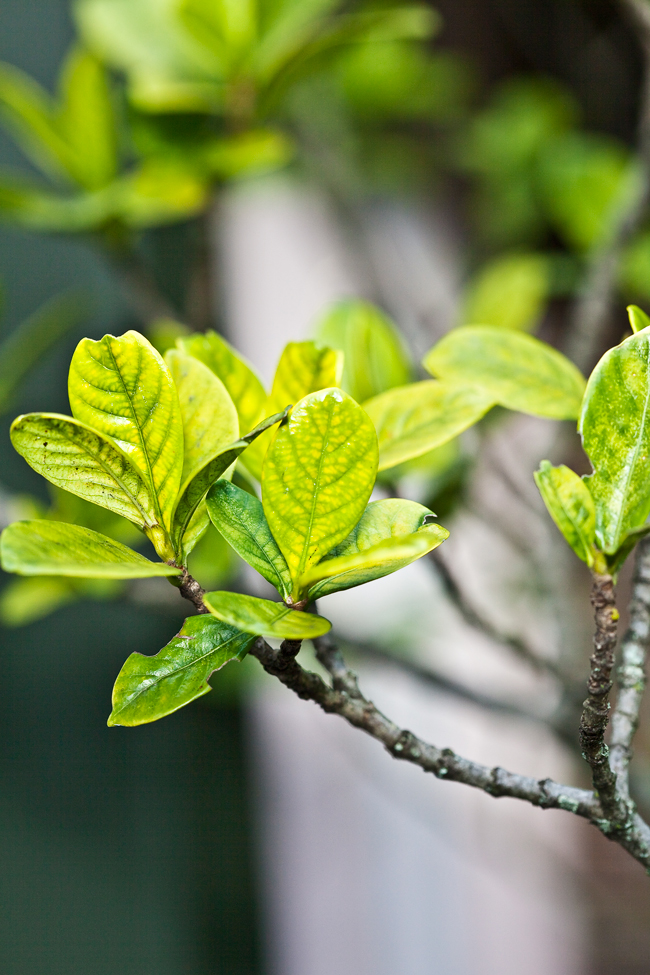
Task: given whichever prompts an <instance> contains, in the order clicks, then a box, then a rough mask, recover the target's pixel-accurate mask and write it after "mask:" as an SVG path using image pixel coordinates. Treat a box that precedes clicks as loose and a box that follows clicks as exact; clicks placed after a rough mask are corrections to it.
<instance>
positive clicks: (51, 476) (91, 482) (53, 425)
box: [11, 413, 160, 536]
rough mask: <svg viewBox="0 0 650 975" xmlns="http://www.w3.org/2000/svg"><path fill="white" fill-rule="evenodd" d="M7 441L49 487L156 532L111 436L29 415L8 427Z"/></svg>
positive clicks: (147, 502)
mask: <svg viewBox="0 0 650 975" xmlns="http://www.w3.org/2000/svg"><path fill="white" fill-rule="evenodd" d="M11 442H12V444H13V445H14V448H15V449H16V451H17V452H18V453H19V454H20V456H21V457H24V458H25V460H26V461H27V463H28V464H29V465H30V466H31V467H33V468H34V470H35V471H37V472H38V473H39V474H42V475H43V477H46V478H47V480H48V481H50V482H51V483H52V484H55V485H56V486H57V487H60V488H63V489H64V490H66V491H70V492H71V493H72V494H76V495H77V496H78V497H80V498H85V499H86V500H87V501H92V502H93V503H94V504H98V505H100V506H101V507H102V508H108V510H109V511H113V512H115V514H117V515H122V516H123V517H124V518H128V520H129V521H132V522H133V523H134V524H136V525H138V526H139V527H140V528H142V529H144V530H145V531H147V533H150V532H151V533H153V534H154V536H155V534H156V533H157V532H160V528H159V527H158V525H159V522H158V520H157V514H156V510H155V507H154V504H153V500H152V498H151V495H150V494H149V489H148V486H147V484H146V483H145V480H144V478H143V477H142V475H141V474H140V472H139V471H138V470H137V469H136V468H135V467H134V466H133V465H132V464H131V461H130V460H129V458H128V457H127V456H126V454H125V453H124V452H123V451H121V450H120V449H119V447H117V445H116V444H115V443H114V442H113V441H112V440H111V439H110V438H108V437H105V436H103V435H102V434H100V433H97V431H96V430H91V428H90V427H87V426H85V424H83V423H79V422H78V421H77V420H73V419H72V418H71V417H69V416H60V415H58V414H56V413H28V414H27V415H26V416H19V417H18V418H17V419H16V420H14V422H13V423H12V425H11Z"/></svg>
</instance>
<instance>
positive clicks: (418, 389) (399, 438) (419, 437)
mask: <svg viewBox="0 0 650 975" xmlns="http://www.w3.org/2000/svg"><path fill="white" fill-rule="evenodd" d="M494 405H495V399H494V396H492V395H491V394H490V393H488V392H486V391H485V390H483V389H480V388H478V387H477V386H469V385H465V386H463V385H450V384H447V383H440V382H436V381H434V380H431V379H429V380H425V381H424V382H420V383H412V384H411V385H410V386H398V387H397V388H396V389H390V390H388V392H386V393H382V394H381V395H380V396H375V397H374V398H373V399H370V400H367V401H366V402H365V403H364V404H363V408H364V410H365V411H366V412H367V414H368V416H369V417H370V419H371V420H372V421H373V423H374V424H375V428H376V430H377V437H378V439H379V470H380V471H384V470H387V469H388V468H390V467H395V465H396V464H402V463H404V461H407V460H412V459H413V458H414V457H421V456H422V455H423V454H426V453H428V452H429V451H430V450H433V449H434V448H435V447H440V446H442V444H445V443H447V442H448V441H450V440H453V438H454V437H457V436H458V434H459V433H462V432H463V430H467V428H468V427H471V426H473V425H474V424H475V423H478V421H479V420H480V419H481V417H482V416H484V415H485V414H486V413H487V411H488V410H490V409H491V408H492V407H493V406H494Z"/></svg>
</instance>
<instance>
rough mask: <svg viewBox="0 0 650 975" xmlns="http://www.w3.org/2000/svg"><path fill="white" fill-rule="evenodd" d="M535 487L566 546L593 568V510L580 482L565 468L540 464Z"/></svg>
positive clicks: (544, 462)
mask: <svg viewBox="0 0 650 975" xmlns="http://www.w3.org/2000/svg"><path fill="white" fill-rule="evenodd" d="M535 483H536V484H537V487H538V488H539V492H540V494H541V495H542V498H543V499H544V504H545V505H546V507H547V508H548V513H549V514H550V516H551V518H552V519H553V521H554V522H555V524H556V525H557V527H558V528H559V529H560V531H561V532H562V534H563V535H564V538H565V539H566V541H567V543H568V544H569V545H570V546H571V548H572V549H573V551H574V552H575V553H576V555H577V556H578V558H580V559H582V561H583V562H586V563H587V565H588V566H590V567H591V566H593V564H594V550H593V545H594V541H595V538H596V508H595V506H594V500H593V498H592V496H591V494H590V492H589V488H588V487H587V485H586V484H585V482H584V481H583V479H582V478H581V477H578V475H577V474H576V473H575V472H574V471H572V470H571V469H570V468H569V467H565V465H564V464H562V465H561V466H560V467H552V466H551V464H550V463H549V462H548V461H547V460H543V461H542V463H541V465H540V469H539V470H538V471H535Z"/></svg>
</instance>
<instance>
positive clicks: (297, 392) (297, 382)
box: [244, 342, 343, 481]
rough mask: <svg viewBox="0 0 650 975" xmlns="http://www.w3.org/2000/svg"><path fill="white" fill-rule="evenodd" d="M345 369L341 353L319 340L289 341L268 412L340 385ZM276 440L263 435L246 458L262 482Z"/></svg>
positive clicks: (275, 378)
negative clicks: (269, 453) (321, 343)
mask: <svg viewBox="0 0 650 975" xmlns="http://www.w3.org/2000/svg"><path fill="white" fill-rule="evenodd" d="M342 372H343V355H342V353H341V352H337V351H336V350H334V349H327V348H321V347H320V346H318V345H316V343H315V342H289V344H288V345H286V346H285V348H284V351H283V352H282V355H281V356H280V361H279V362H278V367H277V369H276V371H275V377H274V379H273V388H272V390H271V395H270V396H269V398H268V400H267V404H266V407H265V412H267V413H271V412H276V411H277V410H283V409H285V408H286V407H287V406H292V405H293V404H294V403H297V402H298V401H299V400H301V399H302V398H303V397H304V396H307V395H308V394H309V393H315V392H316V391H317V390H319V389H326V388H329V387H330V386H338V385H339V384H340V382H341V374H342ZM272 439H273V435H272V434H267V436H265V437H261V438H260V439H259V440H258V441H257V443H256V444H255V446H254V447H253V448H252V449H251V450H249V451H248V453H247V454H246V457H245V459H244V463H245V465H246V468H247V470H249V471H250V472H251V474H252V475H253V476H254V477H256V478H257V480H258V481H259V480H261V477H262V465H263V463H264V458H265V457H266V453H267V451H268V449H269V447H270V445H271V441H272Z"/></svg>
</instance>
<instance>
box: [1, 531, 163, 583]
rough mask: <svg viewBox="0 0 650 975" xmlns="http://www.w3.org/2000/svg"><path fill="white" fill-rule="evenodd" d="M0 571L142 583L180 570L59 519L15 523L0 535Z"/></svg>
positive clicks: (104, 536)
mask: <svg viewBox="0 0 650 975" xmlns="http://www.w3.org/2000/svg"><path fill="white" fill-rule="evenodd" d="M0 557H1V560H2V568H3V569H4V570H5V572H17V573H18V574H19V575H23V576H35V575H50V576H53V575H58V576H78V577H81V578H86V579H146V578H148V577H149V576H174V575H178V574H179V572H180V569H177V568H176V567H174V566H171V565H165V564H164V563H162V562H150V561H149V559H146V558H145V557H144V555H140V554H139V553H138V552H134V551H133V549H130V548H127V547H126V545H122V544H121V542H115V541H113V539H112V538H107V537H106V535H100V534H99V532H95V531H91V529H90V528H81V526H80V525H66V524H64V523H62V522H60V521H43V520H39V521H16V522H14V524H13V525H9V527H8V528H5V530H4V531H3V533H2V535H1V536H0Z"/></svg>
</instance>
